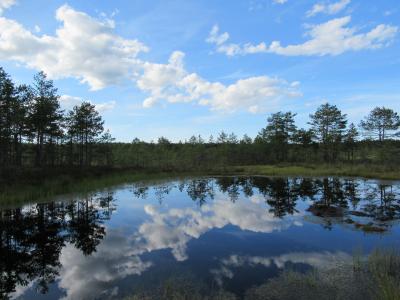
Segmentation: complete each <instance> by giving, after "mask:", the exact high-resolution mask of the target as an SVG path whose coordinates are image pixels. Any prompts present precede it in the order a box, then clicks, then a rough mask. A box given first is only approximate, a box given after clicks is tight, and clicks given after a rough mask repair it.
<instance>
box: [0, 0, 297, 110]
mask: <svg viewBox="0 0 400 300" xmlns="http://www.w3.org/2000/svg"><path fill="white" fill-rule="evenodd" d="M56 18H57V20H58V21H60V22H61V23H62V25H61V26H60V27H59V28H58V29H57V31H56V34H55V35H53V36H50V35H39V34H38V33H32V32H31V31H29V30H27V29H26V28H24V27H23V26H22V25H21V24H19V23H18V22H16V21H14V20H10V19H7V18H1V17H0V60H2V59H3V60H14V61H17V62H20V63H23V64H25V65H26V66H28V67H30V68H33V69H37V70H43V71H44V72H46V73H47V74H48V75H49V76H50V77H51V78H55V79H57V78H64V77H73V78H77V79H79V80H80V81H81V82H82V83H87V84H88V85H89V86H90V88H91V89H92V90H97V89H101V88H104V87H106V86H109V85H114V84H118V83H120V82H122V81H124V80H127V79H128V80H132V81H133V82H135V83H136V84H137V87H138V88H139V89H140V90H141V91H143V92H145V93H148V94H149V96H148V97H147V98H146V99H145V100H144V102H143V106H144V107H151V106H153V105H155V104H156V103H157V102H160V101H166V102H167V103H177V102H194V103H197V104H200V105H207V106H209V107H211V109H213V110H224V111H235V110H247V111H250V112H252V113H255V112H261V111H266V110H268V109H269V108H272V107H273V106H274V105H276V104H277V103H278V102H279V101H280V100H281V99H283V98H286V97H292V96H298V95H299V92H298V91H297V90H296V89H295V88H294V87H293V86H291V85H290V83H287V82H285V81H284V80H281V79H278V78H271V77H268V76H258V77H250V78H245V79H241V80H238V81H236V82H234V83H232V84H230V85H225V84H222V83H220V82H210V81H207V80H205V79H204V78H202V77H201V76H200V75H198V74H196V73H190V72H188V71H187V70H186V69H185V67H184V63H183V58H184V53H182V52H180V51H175V52H173V53H172V54H171V56H170V59H169V61H168V62H167V63H165V64H156V63H152V62H147V61H143V60H141V59H139V58H138V55H139V54H140V53H141V52H146V51H148V48H147V47H146V46H145V45H144V44H143V43H141V42H140V41H138V40H132V39H124V38H122V37H120V36H118V35H116V34H115V33H114V22H113V21H112V20H109V19H103V20H97V19H94V18H92V17H90V16H89V15H87V14H85V13H83V12H79V11H76V10H74V9H73V8H71V7H70V6H68V5H63V6H61V7H60V8H59V9H58V10H57V12H56ZM218 30H219V29H218V27H217V26H216V27H215V28H213V30H212V32H211V34H210V37H209V42H211V43H215V44H217V45H220V46H225V44H224V43H225V42H226V41H227V39H228V38H229V35H228V34H222V35H221V34H219V33H218ZM229 51H233V52H235V51H236V50H229ZM61 100H62V102H64V103H66V104H76V103H78V99H74V98H73V97H70V96H68V98H67V96H64V97H62V98H61ZM114 106H115V102H109V103H106V104H98V109H99V110H109V109H112V108H113V107H114Z"/></svg>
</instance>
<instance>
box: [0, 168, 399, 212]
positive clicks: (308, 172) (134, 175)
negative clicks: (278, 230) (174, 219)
mask: <svg viewBox="0 0 400 300" xmlns="http://www.w3.org/2000/svg"><path fill="white" fill-rule="evenodd" d="M56 171H57V170H53V171H52V172H51V173H50V175H48V176H46V177H44V178H43V177H42V179H41V180H40V179H38V178H41V177H40V173H45V172H47V171H46V170H40V171H38V173H37V174H36V175H34V173H35V172H32V170H30V172H31V173H30V175H31V176H34V177H35V180H33V181H32V180H31V181H29V180H30V178H29V177H26V176H27V175H26V174H25V175H24V177H23V179H22V180H16V181H14V182H11V183H7V184H4V183H3V184H2V185H1V186H0V206H8V205H17V204H25V203H33V202H40V201H44V200H46V199H48V198H49V197H54V196H57V195H64V194H68V193H85V192H90V191H94V190H97V189H100V188H106V187H110V186H114V185H119V184H124V183H133V182H138V181H148V180H160V179H168V180H172V179H181V178H183V177H201V176H203V177H204V176H278V177H280V176H284V177H286V176H287V177H295V176H302V177H348V178H358V179H376V180H388V181H397V180H400V170H389V169H387V168H383V167H381V166H371V165H369V166H359V165H358V166H349V165H336V166H332V165H331V166H329V165H315V166H312V165H310V166H301V165H254V166H232V167H221V168H215V169H211V170H186V171H154V170H137V169H130V168H116V167H114V168H91V169H83V170H76V169H70V170H61V172H60V173H59V174H58V175H57V172H56ZM24 180H25V181H24ZM33 198H35V200H33Z"/></svg>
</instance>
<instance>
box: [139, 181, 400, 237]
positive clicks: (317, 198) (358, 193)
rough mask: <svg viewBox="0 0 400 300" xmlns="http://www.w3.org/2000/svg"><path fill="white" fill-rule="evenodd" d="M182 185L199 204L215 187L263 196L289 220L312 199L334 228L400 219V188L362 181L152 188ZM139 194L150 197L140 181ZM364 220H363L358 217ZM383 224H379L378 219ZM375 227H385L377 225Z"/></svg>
mask: <svg viewBox="0 0 400 300" xmlns="http://www.w3.org/2000/svg"><path fill="white" fill-rule="evenodd" d="M174 187H177V188H178V189H179V191H180V192H184V191H186V193H187V195H188V196H189V197H190V199H192V200H193V201H195V202H196V203H198V204H199V205H200V206H202V205H204V204H205V203H206V202H207V201H210V200H212V199H214V196H215V194H216V191H218V190H219V191H220V192H221V193H222V194H223V195H226V196H227V198H228V199H229V200H230V201H232V202H236V201H237V200H238V199H239V198H240V197H243V198H249V197H253V196H254V195H261V196H262V197H263V198H264V201H265V203H266V205H267V210H268V212H269V213H272V214H273V215H274V216H275V217H278V218H284V217H285V216H287V215H293V214H295V213H298V212H299V209H298V208H297V206H298V203H299V201H303V202H306V203H310V204H309V206H308V209H307V211H308V212H309V213H310V214H311V215H313V216H315V217H317V218H318V220H319V222H320V223H322V225H323V226H324V227H325V228H327V229H331V228H332V227H333V225H334V224H337V223H343V224H353V225H354V227H355V228H356V229H361V230H363V231H365V232H381V231H382V228H384V227H382V226H383V225H385V226H386V225H387V224H382V222H388V221H392V220H396V219H400V205H399V203H400V202H399V201H400V200H399V195H398V193H399V192H398V188H396V187H394V186H392V185H382V184H377V183H373V182H366V181H361V180H357V179H341V178H335V177H332V178H331V177H328V178H317V179H312V178H279V177H274V178H271V177H261V176H258V177H217V178H201V179H192V180H185V181H181V182H180V183H178V184H175V183H172V184H165V183H163V184H161V185H157V186H155V187H153V189H154V195H155V196H156V198H157V199H159V201H161V200H160V199H163V198H164V196H165V195H166V194H168V193H169V192H170V191H171V189H173V188H174ZM133 191H134V195H135V196H136V197H142V198H146V197H147V194H148V193H147V192H148V190H147V189H146V188H145V187H144V186H143V185H142V184H141V185H137V186H136V187H134V189H133ZM355 218H364V219H365V218H369V219H365V220H364V223H360V220H359V219H357V220H356V219H355ZM379 222H380V223H379ZM375 225H379V226H381V225H382V226H381V227H380V228H377V227H376V226H375Z"/></svg>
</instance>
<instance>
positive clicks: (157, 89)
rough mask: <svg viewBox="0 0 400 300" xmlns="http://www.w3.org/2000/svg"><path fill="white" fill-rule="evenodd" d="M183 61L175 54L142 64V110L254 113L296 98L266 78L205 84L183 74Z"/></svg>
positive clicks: (292, 90) (278, 82) (288, 89)
mask: <svg viewBox="0 0 400 300" xmlns="http://www.w3.org/2000/svg"><path fill="white" fill-rule="evenodd" d="M216 39H217V40H218V39H219V38H218V37H216ZM183 57H184V54H183V53H182V52H179V51H177V52H174V53H173V54H172V55H171V57H170V59H169V62H168V64H153V63H148V62H147V63H145V64H144V73H143V75H142V76H141V77H140V78H139V80H138V87H139V88H140V89H141V90H143V91H146V92H148V93H150V97H148V98H147V99H146V100H145V101H144V102H143V106H144V107H151V106H153V105H154V104H156V103H157V102H159V101H161V100H166V101H167V102H169V103H177V102H196V103H198V104H200V105H208V106H210V107H211V109H213V110H222V111H236V110H241V109H245V110H247V111H249V112H251V113H256V112H261V111H265V110H268V109H270V108H272V107H275V106H276V105H277V104H278V103H279V101H280V100H282V99H284V98H287V97H296V96H299V95H300V93H299V92H298V90H297V87H294V86H291V84H290V83H287V82H286V81H284V80H282V79H278V78H271V77H268V76H257V77H249V78H246V79H240V80H237V81H236V82H235V83H233V84H230V85H224V84H222V83H220V82H209V81H207V80H205V79H203V78H202V77H200V76H199V75H198V74H196V73H189V72H187V71H186V70H185V68H184V64H183Z"/></svg>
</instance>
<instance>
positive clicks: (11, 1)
mask: <svg viewBox="0 0 400 300" xmlns="http://www.w3.org/2000/svg"><path fill="white" fill-rule="evenodd" d="M16 3H17V1H16V0H0V16H1V15H2V14H3V12H4V11H5V10H6V9H8V8H10V7H11V6H13V5H15V4H16Z"/></svg>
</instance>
